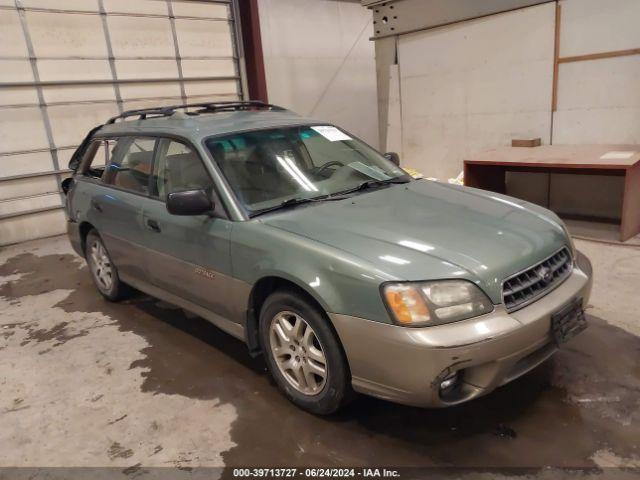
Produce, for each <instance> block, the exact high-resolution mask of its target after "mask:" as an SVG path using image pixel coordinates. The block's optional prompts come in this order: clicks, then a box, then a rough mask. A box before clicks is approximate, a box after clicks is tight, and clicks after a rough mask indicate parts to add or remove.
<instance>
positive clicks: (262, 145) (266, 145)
mask: <svg viewBox="0 0 640 480" xmlns="http://www.w3.org/2000/svg"><path fill="white" fill-rule="evenodd" d="M206 145H207V147H208V149H209V151H210V152H211V155H212V157H213V159H214V160H215V162H216V163H217V164H218V166H219V167H220V170H222V172H223V174H224V175H225V177H226V178H227V181H228V183H229V185H230V186H231V188H232V189H233V191H234V193H235V194H236V196H237V197H238V199H239V200H240V201H241V202H242V203H243V205H244V207H245V208H246V209H247V211H248V212H249V214H250V215H252V214H258V213H260V212H264V211H266V210H271V209H273V208H276V207H278V206H279V205H283V204H285V205H286V204H292V203H293V202H295V201H306V200H310V199H322V198H327V197H329V198H330V197H331V196H335V195H340V194H342V193H346V192H350V191H354V190H357V189H359V187H363V186H364V187H371V186H381V185H385V184H387V183H394V182H395V181H396V180H398V181H401V180H402V181H409V177H408V176H407V174H406V172H405V171H404V170H402V169H400V168H399V167H397V166H396V165H394V164H393V163H392V162H390V161H388V160H387V159H386V158H384V157H383V156H382V155H380V153H378V152H377V151H375V150H374V149H373V148H371V147H369V146H368V145H367V144H365V143H364V142H362V141H360V140H358V139H355V138H352V137H350V136H349V135H348V134H347V133H345V132H344V131H342V130H340V129H338V128H336V127H334V126H331V125H317V126H316V125H314V126H309V125H304V126H295V127H285V128H275V129H270V130H255V131H249V132H242V133H237V134H232V135H227V136H222V137H211V138H209V139H207V141H206ZM360 189H362V190H364V188H360Z"/></svg>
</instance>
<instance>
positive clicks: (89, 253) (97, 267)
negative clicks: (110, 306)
mask: <svg viewBox="0 0 640 480" xmlns="http://www.w3.org/2000/svg"><path fill="white" fill-rule="evenodd" d="M84 251H85V259H86V261H87V265H88V266H89V271H90V272H91V278H92V279H93V283H94V284H95V285H96V288H97V289H98V291H99V292H100V293H101V294H102V296H103V297H104V298H106V299H107V300H109V301H111V302H115V301H118V300H121V299H123V298H125V297H127V296H128V295H129V294H130V293H131V289H130V287H129V286H128V285H126V284H124V283H122V282H121V281H120V277H119V276H118V270H117V269H116V266H115V265H114V264H113V262H112V261H111V257H110V256H109V252H108V251H107V247H105V246H104V243H103V242H102V238H100V235H99V234H98V232H97V231H96V230H95V229H93V230H91V231H89V233H88V234H87V238H86V240H85V249H84Z"/></svg>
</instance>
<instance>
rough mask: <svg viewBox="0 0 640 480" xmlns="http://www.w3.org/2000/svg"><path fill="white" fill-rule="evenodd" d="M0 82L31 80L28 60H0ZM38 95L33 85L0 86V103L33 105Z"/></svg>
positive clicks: (31, 74)
mask: <svg viewBox="0 0 640 480" xmlns="http://www.w3.org/2000/svg"><path fill="white" fill-rule="evenodd" d="M0 82H33V73H32V70H31V64H30V63H29V61H28V60H0ZM37 102H38V95H37V92H36V90H35V88H33V87H4V88H0V105H29V104H31V105H33V104H36V103H37Z"/></svg>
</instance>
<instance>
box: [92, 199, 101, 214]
mask: <svg viewBox="0 0 640 480" xmlns="http://www.w3.org/2000/svg"><path fill="white" fill-rule="evenodd" d="M91 206H92V207H93V209H94V210H95V211H97V212H100V213H102V206H101V205H100V204H99V203H98V202H96V201H95V200H92V201H91Z"/></svg>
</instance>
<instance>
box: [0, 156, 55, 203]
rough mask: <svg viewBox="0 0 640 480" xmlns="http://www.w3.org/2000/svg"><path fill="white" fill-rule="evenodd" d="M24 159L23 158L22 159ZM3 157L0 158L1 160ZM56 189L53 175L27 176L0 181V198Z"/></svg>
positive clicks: (50, 191)
mask: <svg viewBox="0 0 640 480" xmlns="http://www.w3.org/2000/svg"><path fill="white" fill-rule="evenodd" d="M23 160H24V159H23ZM2 161H3V159H0V162H2ZM57 191H58V182H57V181H56V177H54V176H53V175H43V176H41V177H28V178H19V179H15V180H9V181H6V182H0V200H8V199H12V198H18V197H21V196H23V195H24V194H25V192H29V193H30V194H32V195H38V194H39V193H52V192H57Z"/></svg>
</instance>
